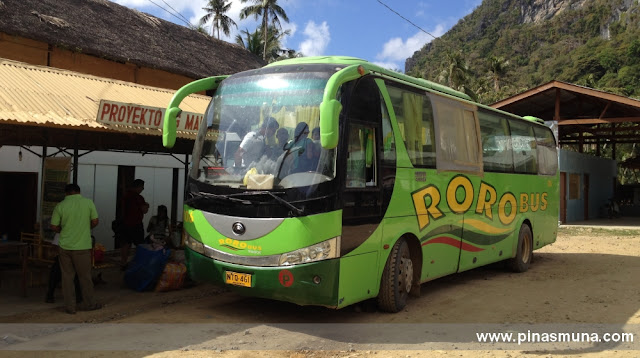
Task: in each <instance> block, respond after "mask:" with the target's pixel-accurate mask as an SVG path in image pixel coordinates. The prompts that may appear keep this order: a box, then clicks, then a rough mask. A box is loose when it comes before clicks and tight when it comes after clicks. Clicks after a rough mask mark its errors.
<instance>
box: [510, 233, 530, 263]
mask: <svg viewBox="0 0 640 358" xmlns="http://www.w3.org/2000/svg"><path fill="white" fill-rule="evenodd" d="M532 258H533V234H532V233H531V228H529V225H526V224H522V226H521V227H520V233H519V234H518V248H517V251H516V257H514V258H512V259H510V260H509V261H508V265H509V268H510V269H511V270H513V271H515V272H525V271H527V270H528V269H529V264H530V263H531V259H532Z"/></svg>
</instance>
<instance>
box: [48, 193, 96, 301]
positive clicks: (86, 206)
mask: <svg viewBox="0 0 640 358" xmlns="http://www.w3.org/2000/svg"><path fill="white" fill-rule="evenodd" d="M97 225H98V211H97V210H96V206H95V204H94V203H93V201H91V199H87V198H84V197H83V196H82V195H80V187H79V186H78V185H77V184H68V185H67V186H66V187H65V198H64V200H62V201H61V202H59V203H58V205H56V207H55V208H54V209H53V215H52V216H51V229H52V230H53V231H54V232H57V233H59V234H60V241H59V251H60V253H59V260H60V270H61V272H62V292H63V295H64V304H65V308H66V311H67V313H69V314H75V313H76V297H75V283H74V278H75V275H76V274H77V275H78V281H79V283H80V288H81V290H82V301H83V302H82V304H81V305H80V307H78V308H79V309H81V310H84V311H92V310H96V309H100V308H102V305H101V304H99V303H97V302H96V301H95V297H94V293H93V282H92V280H91V268H92V267H91V248H92V242H91V229H93V228H94V227H96V226H97Z"/></svg>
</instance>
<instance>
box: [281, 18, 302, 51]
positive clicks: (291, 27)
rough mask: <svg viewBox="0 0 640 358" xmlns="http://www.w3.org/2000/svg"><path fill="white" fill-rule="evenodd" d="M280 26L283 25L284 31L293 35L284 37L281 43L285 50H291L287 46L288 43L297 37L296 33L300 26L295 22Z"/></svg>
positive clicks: (282, 23) (284, 23)
mask: <svg viewBox="0 0 640 358" xmlns="http://www.w3.org/2000/svg"><path fill="white" fill-rule="evenodd" d="M280 25H282V31H283V32H284V31H287V30H289V31H291V33H290V34H289V36H284V37H282V40H281V41H280V44H281V45H282V47H283V48H289V46H287V41H288V40H289V39H290V38H292V37H293V36H295V34H296V32H297V31H298V25H297V24H296V23H295V22H289V23H286V22H280Z"/></svg>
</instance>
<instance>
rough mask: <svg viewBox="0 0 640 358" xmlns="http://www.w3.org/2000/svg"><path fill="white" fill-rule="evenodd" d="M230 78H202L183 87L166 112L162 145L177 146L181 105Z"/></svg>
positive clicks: (172, 99)
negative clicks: (191, 96)
mask: <svg viewBox="0 0 640 358" xmlns="http://www.w3.org/2000/svg"><path fill="white" fill-rule="evenodd" d="M227 77H228V76H215V77H207V78H202V79H199V80H197V81H193V82H191V83H187V84H186V85H184V86H182V87H181V88H180V89H179V90H177V91H176V93H175V94H174V95H173V97H172V98H171V102H169V106H168V108H167V110H166V111H165V112H164V123H163V124H162V145H163V146H165V148H173V146H174V144H176V135H177V134H176V131H177V119H176V118H177V117H178V116H179V115H180V113H182V110H181V109H180V107H179V106H180V103H181V102H182V100H183V99H185V97H187V96H188V95H190V94H193V93H197V92H201V91H208V90H214V89H216V88H218V85H219V84H220V82H222V80H224V79H225V78H227Z"/></svg>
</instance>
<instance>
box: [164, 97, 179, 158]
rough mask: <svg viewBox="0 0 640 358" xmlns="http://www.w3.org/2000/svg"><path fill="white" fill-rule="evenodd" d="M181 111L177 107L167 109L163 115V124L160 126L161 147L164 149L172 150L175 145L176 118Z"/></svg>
mask: <svg viewBox="0 0 640 358" xmlns="http://www.w3.org/2000/svg"><path fill="white" fill-rule="evenodd" d="M181 112H182V110H181V109H180V108H178V107H171V108H168V109H167V111H166V112H165V113H164V123H163V124H162V145H163V146H165V147H166V148H173V145H174V144H176V127H177V125H176V122H177V121H176V118H177V117H178V116H179V115H180V113H181Z"/></svg>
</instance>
